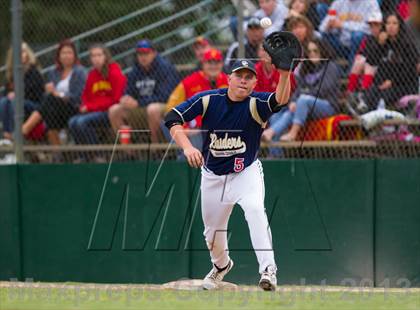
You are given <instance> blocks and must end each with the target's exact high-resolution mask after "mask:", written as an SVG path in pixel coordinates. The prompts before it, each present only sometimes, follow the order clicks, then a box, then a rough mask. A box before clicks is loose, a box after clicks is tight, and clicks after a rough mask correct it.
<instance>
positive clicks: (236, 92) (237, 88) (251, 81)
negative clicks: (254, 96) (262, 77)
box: [229, 69, 257, 101]
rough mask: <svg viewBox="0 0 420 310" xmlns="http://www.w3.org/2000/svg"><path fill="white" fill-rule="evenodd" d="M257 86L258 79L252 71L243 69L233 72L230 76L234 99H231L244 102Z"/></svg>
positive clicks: (230, 87) (231, 91) (230, 88)
mask: <svg viewBox="0 0 420 310" xmlns="http://www.w3.org/2000/svg"><path fill="white" fill-rule="evenodd" d="M256 84H257V78H256V76H255V74H254V73H253V72H252V71H250V70H248V69H242V70H238V71H236V72H233V73H232V74H231V75H230V76H229V90H230V94H232V96H233V97H234V98H231V99H232V100H235V101H240V100H244V99H245V98H246V97H248V96H249V94H251V93H252V91H253V90H254V88H255V85H256Z"/></svg>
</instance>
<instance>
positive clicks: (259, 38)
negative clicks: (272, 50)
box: [225, 17, 264, 72]
mask: <svg viewBox="0 0 420 310" xmlns="http://www.w3.org/2000/svg"><path fill="white" fill-rule="evenodd" d="M246 38H247V42H246V43H245V58H246V59H250V60H251V61H253V62H255V60H256V59H257V57H258V53H257V52H258V47H259V46H260V44H261V43H262V42H263V41H264V29H263V28H262V27H261V24H260V20H259V19H258V18H256V17H252V18H250V19H249V21H248V24H247V31H246ZM238 48H239V43H238V42H234V43H232V45H231V46H230V47H229V49H228V51H227V53H226V59H225V70H226V71H227V72H228V71H229V70H230V67H231V66H232V64H233V63H234V62H235V60H236V59H237V58H238Z"/></svg>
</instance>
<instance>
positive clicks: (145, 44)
mask: <svg viewBox="0 0 420 310" xmlns="http://www.w3.org/2000/svg"><path fill="white" fill-rule="evenodd" d="M154 50H155V48H154V47H153V45H152V42H150V41H149V40H140V41H138V42H137V44H136V51H137V52H143V53H148V52H151V51H154Z"/></svg>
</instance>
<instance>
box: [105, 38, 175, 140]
mask: <svg viewBox="0 0 420 310" xmlns="http://www.w3.org/2000/svg"><path fill="white" fill-rule="evenodd" d="M136 53H137V63H136V64H135V65H134V66H133V68H132V71H131V72H130V73H129V74H128V76H127V87H126V90H125V95H124V96H123V97H121V100H120V103H119V104H117V105H113V106H112V107H111V108H110V109H109V118H110V121H111V125H112V128H113V129H114V130H115V131H118V130H119V129H120V127H121V126H122V125H124V124H126V123H132V122H133V117H134V118H136V115H135V114H134V113H136V112H137V113H139V114H140V115H137V116H140V119H141V120H142V121H144V120H145V119H147V123H148V128H149V129H150V138H151V141H152V142H158V141H159V139H158V137H159V131H160V122H161V119H162V116H163V111H164V105H165V102H166V101H167V100H168V98H169V95H170V94H171V92H172V90H173V89H174V88H175V86H176V85H177V83H178V82H179V76H178V73H177V72H176V70H175V67H174V66H173V65H172V64H171V63H170V62H169V61H167V60H166V59H164V58H162V57H161V56H160V55H159V54H158V52H157V51H156V49H155V48H154V47H153V45H152V43H151V42H150V41H149V40H141V41H139V42H138V43H137V45H136ZM129 117H131V120H130V119H129Z"/></svg>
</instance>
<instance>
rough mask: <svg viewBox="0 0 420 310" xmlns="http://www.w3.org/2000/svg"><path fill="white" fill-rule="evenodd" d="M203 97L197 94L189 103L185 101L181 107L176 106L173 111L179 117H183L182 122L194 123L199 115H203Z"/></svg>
mask: <svg viewBox="0 0 420 310" xmlns="http://www.w3.org/2000/svg"><path fill="white" fill-rule="evenodd" d="M202 97H203V95H202V94H197V95H195V96H192V97H191V98H190V99H188V100H187V101H184V102H183V103H181V104H180V105H178V106H176V107H175V108H173V109H172V110H173V111H175V112H176V113H178V115H179V116H181V118H182V121H183V122H184V123H185V122H189V121H192V120H193V119H194V118H196V117H197V116H199V115H202V114H203V100H202Z"/></svg>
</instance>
